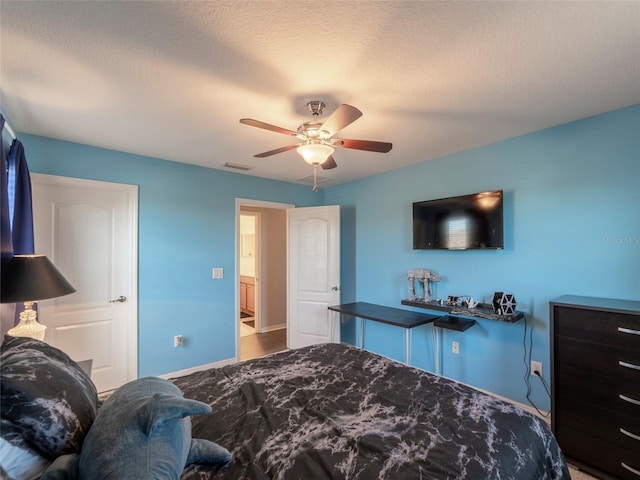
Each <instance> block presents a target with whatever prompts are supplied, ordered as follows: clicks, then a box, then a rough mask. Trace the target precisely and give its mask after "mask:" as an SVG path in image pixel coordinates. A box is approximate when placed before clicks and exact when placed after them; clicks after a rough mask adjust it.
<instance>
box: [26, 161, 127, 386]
mask: <svg viewBox="0 0 640 480" xmlns="http://www.w3.org/2000/svg"><path fill="white" fill-rule="evenodd" d="M30 176H31V182H32V183H43V184H48V185H60V186H73V187H82V188H90V189H97V190H98V189H109V190H122V191H124V192H126V193H127V195H128V197H129V205H131V209H130V211H129V219H128V221H129V231H130V232H131V235H130V238H129V243H130V245H131V248H130V252H131V253H130V258H129V264H130V265H131V277H130V279H129V280H130V282H131V283H130V285H131V286H132V289H131V291H130V292H128V293H127V301H126V302H125V304H123V305H122V306H123V307H124V306H126V308H127V309H128V312H127V313H128V319H129V320H128V325H127V330H128V342H127V354H128V357H129V362H127V363H128V366H127V379H128V380H133V379H136V378H138V186H137V185H130V184H124V183H115V182H103V181H98V180H87V179H84V178H74V177H62V176H58V175H47V174H43V173H31V174H30ZM116 341H118V340H117V339H116Z"/></svg>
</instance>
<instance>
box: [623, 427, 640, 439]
mask: <svg viewBox="0 0 640 480" xmlns="http://www.w3.org/2000/svg"><path fill="white" fill-rule="evenodd" d="M620 433H621V434H623V435H626V436H627V437H630V438H633V439H634V440H640V435H636V434H635V433H631V432H629V431H628V430H625V429H624V428H622V427H620Z"/></svg>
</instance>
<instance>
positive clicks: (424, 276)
mask: <svg viewBox="0 0 640 480" xmlns="http://www.w3.org/2000/svg"><path fill="white" fill-rule="evenodd" d="M407 279H408V280H409V299H410V300H411V301H413V302H417V301H420V302H430V301H431V284H432V283H433V282H439V281H440V276H439V275H436V274H435V273H433V272H432V271H431V270H427V269H425V268H414V269H412V270H409V271H408V272H407ZM416 284H417V286H418V294H416ZM420 288H422V296H420V295H419V292H420Z"/></svg>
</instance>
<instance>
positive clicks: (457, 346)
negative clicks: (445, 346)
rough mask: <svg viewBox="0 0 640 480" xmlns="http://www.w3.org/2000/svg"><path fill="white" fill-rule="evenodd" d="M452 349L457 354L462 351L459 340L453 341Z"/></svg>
mask: <svg viewBox="0 0 640 480" xmlns="http://www.w3.org/2000/svg"><path fill="white" fill-rule="evenodd" d="M451 351H452V352H453V353H455V354H456V355H457V354H458V353H460V344H459V343H458V342H451Z"/></svg>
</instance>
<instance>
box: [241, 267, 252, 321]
mask: <svg viewBox="0 0 640 480" xmlns="http://www.w3.org/2000/svg"><path fill="white" fill-rule="evenodd" d="M255 310H256V279H255V278H253V277H246V276H244V275H240V311H241V312H244V313H249V314H251V315H253V314H254V313H255Z"/></svg>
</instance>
